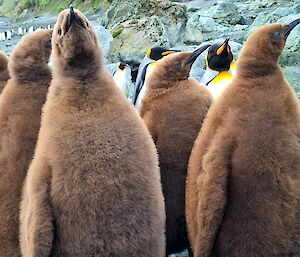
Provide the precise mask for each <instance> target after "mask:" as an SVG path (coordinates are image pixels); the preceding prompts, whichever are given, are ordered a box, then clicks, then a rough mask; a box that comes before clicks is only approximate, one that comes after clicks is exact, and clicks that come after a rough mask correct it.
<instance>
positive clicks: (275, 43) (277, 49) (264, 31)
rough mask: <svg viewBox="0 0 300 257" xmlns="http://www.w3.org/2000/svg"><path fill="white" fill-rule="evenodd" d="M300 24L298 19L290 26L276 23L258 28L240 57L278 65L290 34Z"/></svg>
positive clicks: (248, 40)
mask: <svg viewBox="0 0 300 257" xmlns="http://www.w3.org/2000/svg"><path fill="white" fill-rule="evenodd" d="M299 23H300V19H297V20H295V21H293V22H291V23H290V24H277V23H274V24H267V25H264V26H262V27H260V28H258V29H257V30H256V31H254V32H253V33H252V34H251V35H250V36H249V38H248V39H247V41H246V43H245V45H244V47H243V49H242V51H241V54H240V57H242V58H243V59H245V61H246V58H247V59H250V58H251V59H255V60H259V61H260V62H261V61H263V62H267V61H272V62H276V63H277V62H278V58H279V57H280V55H281V53H282V51H283V48H284V46H285V42H286V40H287V38H288V36H289V34H290V33H291V31H292V30H293V29H294V28H295V27H296V26H297V25H298V24H299ZM240 57H239V59H240ZM241 61H242V60H241Z"/></svg>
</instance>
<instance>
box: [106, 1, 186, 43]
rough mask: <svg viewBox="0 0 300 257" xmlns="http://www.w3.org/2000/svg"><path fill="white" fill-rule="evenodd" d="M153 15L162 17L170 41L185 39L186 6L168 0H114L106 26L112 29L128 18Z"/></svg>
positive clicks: (136, 18) (135, 18)
mask: <svg viewBox="0 0 300 257" xmlns="http://www.w3.org/2000/svg"><path fill="white" fill-rule="evenodd" d="M152 17H157V18H158V19H160V22H161V23H162V26H164V30H165V31H166V35H167V37H168V38H169V41H170V42H178V41H183V35H184V28H185V24H186V21H187V17H186V8H185V7H184V6H182V5H179V4H175V3H172V2H170V1H168V0H139V1H136V0H128V1H123V0H113V1H112V3H111V6H110V8H109V10H108V11H107V14H106V19H105V26H106V27H107V28H109V29H112V28H113V27H115V26H119V25H122V23H124V22H125V21H128V20H139V19H143V18H152Z"/></svg>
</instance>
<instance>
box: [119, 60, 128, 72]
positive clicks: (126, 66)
mask: <svg viewBox="0 0 300 257" xmlns="http://www.w3.org/2000/svg"><path fill="white" fill-rule="evenodd" d="M128 67H129V66H128V64H127V63H125V62H120V63H119V64H118V68H119V69H120V70H125V69H126V68H128Z"/></svg>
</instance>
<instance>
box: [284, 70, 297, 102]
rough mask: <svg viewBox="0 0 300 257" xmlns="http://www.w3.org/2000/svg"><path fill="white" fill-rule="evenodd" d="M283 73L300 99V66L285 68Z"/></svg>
mask: <svg viewBox="0 0 300 257" xmlns="http://www.w3.org/2000/svg"><path fill="white" fill-rule="evenodd" d="M283 72H284V74H285V76H286V79H287V80H288V82H289V83H290V85H291V86H292V87H293V88H294V90H295V91H296V92H297V95H298V97H300V80H299V77H300V65H298V66H291V67H285V68H283Z"/></svg>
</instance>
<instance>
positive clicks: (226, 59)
mask: <svg viewBox="0 0 300 257" xmlns="http://www.w3.org/2000/svg"><path fill="white" fill-rule="evenodd" d="M228 42H229V38H227V39H226V40H225V41H224V42H223V43H221V44H213V45H212V46H211V47H210V48H209V49H208V52H207V56H206V60H207V65H208V67H209V68H210V69H212V70H216V71H228V70H229V69H230V63H231V62H232V60H233V55H232V52H231V48H230V45H229V44H228Z"/></svg>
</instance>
